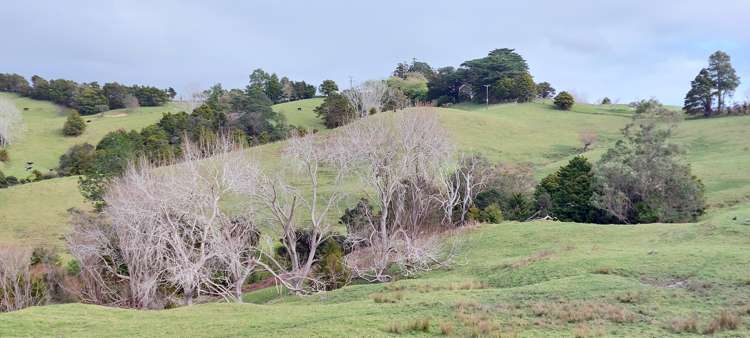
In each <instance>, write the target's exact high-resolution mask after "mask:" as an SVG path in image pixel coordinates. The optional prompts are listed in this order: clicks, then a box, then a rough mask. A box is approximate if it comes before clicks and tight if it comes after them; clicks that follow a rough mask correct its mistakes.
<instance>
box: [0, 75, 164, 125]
mask: <svg viewBox="0 0 750 338" xmlns="http://www.w3.org/2000/svg"><path fill="white" fill-rule="evenodd" d="M0 91H3V92H10V93H16V94H19V95H22V96H27V97H30V98H33V99H37V100H46V101H52V102H54V103H57V104H60V105H63V106H66V107H70V108H73V109H76V110H78V112H79V113H80V114H81V115H91V114H97V113H100V112H103V111H106V110H110V109H118V108H125V107H126V106H127V104H128V102H129V101H133V100H135V101H136V102H137V103H138V104H139V105H141V106H161V105H163V104H165V103H167V102H169V101H170V100H171V99H173V98H174V96H175V95H176V94H177V93H176V92H175V91H174V89H172V88H168V89H159V88H156V87H151V86H139V85H134V86H125V85H121V84H119V83H117V82H111V83H106V84H104V86H100V85H99V83H97V82H90V83H77V82H75V81H71V80H65V79H51V80H46V79H44V78H42V77H41V76H38V75H34V76H32V77H31V83H29V82H28V81H27V80H26V79H25V78H24V77H23V76H21V75H18V74H0Z"/></svg>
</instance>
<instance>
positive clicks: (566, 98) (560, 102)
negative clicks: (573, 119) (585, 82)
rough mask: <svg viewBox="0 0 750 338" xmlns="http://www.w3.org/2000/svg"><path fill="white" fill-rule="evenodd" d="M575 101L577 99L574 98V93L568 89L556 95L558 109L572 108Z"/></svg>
mask: <svg viewBox="0 0 750 338" xmlns="http://www.w3.org/2000/svg"><path fill="white" fill-rule="evenodd" d="M575 102H576V100H575V99H574V98H573V95H570V93H568V92H566V91H563V92H560V94H557V96H555V107H557V109H561V110H570V108H572V107H573V104H575Z"/></svg>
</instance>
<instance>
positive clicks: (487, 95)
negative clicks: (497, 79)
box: [483, 85, 490, 109]
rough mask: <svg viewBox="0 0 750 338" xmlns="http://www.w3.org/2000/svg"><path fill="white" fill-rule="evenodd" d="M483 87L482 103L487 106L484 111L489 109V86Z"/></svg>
mask: <svg viewBox="0 0 750 338" xmlns="http://www.w3.org/2000/svg"><path fill="white" fill-rule="evenodd" d="M483 86H484V89H485V90H484V102H485V103H486V104H487V106H486V109H490V85H483Z"/></svg>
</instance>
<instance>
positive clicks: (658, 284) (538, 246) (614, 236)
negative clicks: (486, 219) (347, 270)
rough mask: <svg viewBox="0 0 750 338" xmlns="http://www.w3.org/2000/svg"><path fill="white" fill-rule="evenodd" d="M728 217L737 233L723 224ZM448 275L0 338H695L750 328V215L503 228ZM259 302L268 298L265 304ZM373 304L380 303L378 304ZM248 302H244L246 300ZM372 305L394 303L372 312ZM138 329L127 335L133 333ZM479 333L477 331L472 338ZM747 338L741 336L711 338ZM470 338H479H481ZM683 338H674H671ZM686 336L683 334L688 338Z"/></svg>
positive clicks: (74, 316)
mask: <svg viewBox="0 0 750 338" xmlns="http://www.w3.org/2000/svg"><path fill="white" fill-rule="evenodd" d="M734 217H737V220H732V218H734ZM461 237H462V239H463V241H462V244H461V247H462V250H461V252H462V255H461V257H460V259H459V260H458V262H459V263H458V264H457V265H456V266H455V267H454V268H453V269H451V270H441V271H435V272H432V273H428V274H424V275H422V276H419V278H416V279H409V280H401V281H397V282H394V283H389V284H385V285H354V286H348V287H345V288H343V289H340V290H337V291H334V292H330V293H326V294H320V295H313V296H308V297H304V298H297V297H273V290H262V291H259V292H263V293H265V294H264V295H263V296H262V297H256V298H258V299H269V298H270V300H267V302H266V303H265V304H260V305H258V304H202V305H196V306H193V307H190V308H178V309H173V310H162V311H135V310H123V309H112V308H105V307H99V306H93V305H82V304H67V305H53V306H44V307H34V308H29V309H26V310H22V311H18V312H14V313H8V314H1V315H0V332H2V333H3V335H4V336H37V337H38V336H75V337H86V336H92V337H93V336H99V335H101V334H103V333H105V332H106V335H107V336H112V337H126V336H181V335H184V334H186V333H187V332H189V335H190V336H193V337H200V336H255V337H267V336H276V337H298V336H306V337H308V336H318V337H330V336H348V337H380V336H397V335H396V334H392V333H390V332H389V327H391V326H394V325H398V326H400V327H406V326H409V325H410V323H412V322H413V321H415V320H418V319H424V318H429V325H428V332H421V331H413V332H411V331H406V332H403V334H405V335H407V336H434V335H439V334H440V332H441V331H440V330H441V329H440V324H443V326H444V327H447V325H448V324H450V325H451V326H452V327H453V331H454V332H453V334H454V336H471V335H472V334H474V333H475V332H477V333H481V332H485V333H487V335H486V336H490V335H491V334H498V333H504V334H506V336H511V335H510V334H511V333H512V334H516V335H517V336H519V337H550V336H555V337H572V336H574V335H575V334H578V335H579V336H586V335H585V333H588V334H589V335H590V336H594V335H595V334H602V335H605V336H619V337H634V336H635V337H640V336H644V337H645V336H648V337H663V336H670V335H672V334H673V332H672V331H671V330H672V329H669V327H671V326H672V323H673V322H679V321H680V320H689V319H691V318H695V319H696V322H697V329H698V330H701V331H702V330H704V329H705V328H706V327H708V324H709V322H710V321H711V320H713V319H714V318H716V317H717V316H718V314H719V313H720V312H721V311H722V310H730V311H733V312H740V311H745V312H742V313H744V314H745V315H740V316H739V318H740V319H741V320H742V321H744V322H750V315H748V314H747V308H746V305H747V304H750V270H749V269H747V267H748V266H750V255H748V253H747V247H748V245H750V208H747V207H745V208H730V209H726V210H725V211H724V212H723V213H721V214H716V215H714V216H713V217H712V218H711V219H709V220H706V221H705V222H702V223H700V224H651V225H643V226H606V225H586V224H575V223H558V222H532V223H515V222H511V223H503V224H499V225H483V226H481V227H479V228H475V229H469V230H466V231H465V234H463V235H462V236H461ZM269 291H270V294H269ZM378 294H380V295H378ZM251 296H252V295H251ZM377 297H384V298H385V299H389V300H391V301H393V303H389V302H382V303H378V302H375V300H374V299H375V298H377ZM135 323H137V325H134V324H135ZM482 330H486V331H482ZM747 335H750V325H747V324H740V326H739V328H738V329H737V330H733V331H724V332H719V333H717V334H716V335H715V336H717V337H740V336H747ZM480 336H481V335H480ZM681 336H685V335H681ZM688 336H690V334H688Z"/></svg>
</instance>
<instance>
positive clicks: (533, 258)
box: [506, 250, 555, 269]
mask: <svg viewBox="0 0 750 338" xmlns="http://www.w3.org/2000/svg"><path fill="white" fill-rule="evenodd" d="M554 254H555V252H554V251H551V250H542V251H539V252H536V253H534V254H532V255H530V256H527V257H524V258H522V259H520V260H517V261H515V262H513V263H510V264H507V265H506V268H511V269H520V268H523V267H527V266H529V265H531V264H534V263H536V262H539V261H542V260H545V259H548V258H550V257H551V256H552V255H554Z"/></svg>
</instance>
